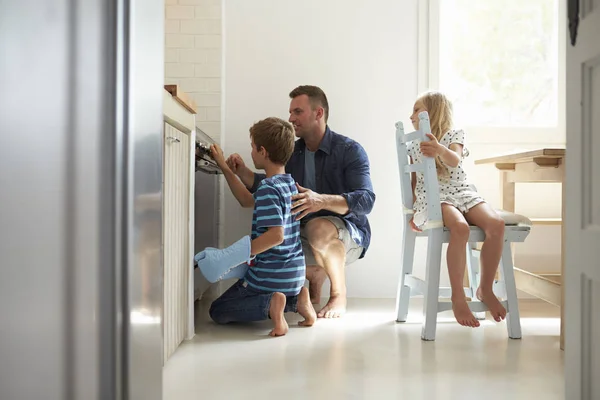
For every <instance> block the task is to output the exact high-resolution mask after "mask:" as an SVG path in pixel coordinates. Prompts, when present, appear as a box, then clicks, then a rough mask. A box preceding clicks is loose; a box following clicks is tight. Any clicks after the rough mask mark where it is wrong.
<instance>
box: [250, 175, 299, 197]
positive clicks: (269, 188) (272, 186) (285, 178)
mask: <svg viewBox="0 0 600 400" xmlns="http://www.w3.org/2000/svg"><path fill="white" fill-rule="evenodd" d="M273 191H276V192H278V193H288V192H290V191H292V192H293V191H296V181H294V178H292V176H291V175H290V174H285V175H275V176H271V177H269V178H265V179H263V180H262V181H261V182H260V184H259V185H258V189H257V190H256V192H273Z"/></svg>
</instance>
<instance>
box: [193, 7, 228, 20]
mask: <svg viewBox="0 0 600 400" xmlns="http://www.w3.org/2000/svg"><path fill="white" fill-rule="evenodd" d="M221 10H222V7H221V5H219V4H216V5H210V4H208V5H202V6H198V7H196V19H221V14H222V11H221Z"/></svg>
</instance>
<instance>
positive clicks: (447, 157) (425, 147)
mask: <svg viewBox="0 0 600 400" xmlns="http://www.w3.org/2000/svg"><path fill="white" fill-rule="evenodd" d="M427 137H428V138H429V139H430V141H429V142H421V152H422V153H423V155H424V156H426V157H439V158H440V160H442V162H443V163H444V164H446V165H447V166H449V167H452V168H454V167H457V166H458V164H459V163H460V160H461V158H462V154H463V145H462V144H458V143H452V144H451V145H450V147H446V146H444V145H443V144H440V143H439V142H438V140H437V138H436V137H435V136H433V135H432V134H431V133H428V134H427Z"/></svg>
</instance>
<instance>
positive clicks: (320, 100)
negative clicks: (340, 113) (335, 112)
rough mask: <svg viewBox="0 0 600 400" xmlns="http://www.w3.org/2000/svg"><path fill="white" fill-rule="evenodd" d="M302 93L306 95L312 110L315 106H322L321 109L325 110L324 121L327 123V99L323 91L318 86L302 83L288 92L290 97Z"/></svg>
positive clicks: (292, 97)
mask: <svg viewBox="0 0 600 400" xmlns="http://www.w3.org/2000/svg"><path fill="white" fill-rule="evenodd" d="M303 94H305V95H307V96H308V99H309V100H310V104H311V105H312V108H313V110H314V109H315V108H317V107H323V110H324V111H325V116H324V117H325V123H327V120H328V119H329V102H328V101H327V96H325V92H323V90H322V89H321V88H320V87H318V86H311V85H302V86H298V87H297V88H296V89H294V90H292V91H291V92H290V99H295V98H296V97H298V96H302V95H303Z"/></svg>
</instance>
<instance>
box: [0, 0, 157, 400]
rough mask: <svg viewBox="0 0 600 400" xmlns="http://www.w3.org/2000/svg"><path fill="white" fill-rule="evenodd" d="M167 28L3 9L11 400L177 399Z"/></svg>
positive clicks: (80, 3) (5, 389) (138, 9)
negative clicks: (166, 330)
mask: <svg viewBox="0 0 600 400" xmlns="http://www.w3.org/2000/svg"><path fill="white" fill-rule="evenodd" d="M163 26H164V2H163V1H161V0H144V1H134V0H69V1H67V0H44V1H35V0H20V1H9V0H0V399H2V400H13V399H14V400H23V399H27V400H29V399H31V400H33V399H44V400H74V399H85V400H100V399H102V400H103V399H110V400H126V399H144V400H153V399H161V398H162V329H161V323H162V320H161V319H162V310H161V308H162V276H163V275H162V265H161V261H160V259H159V258H157V257H147V256H146V254H147V253H148V250H149V249H150V248H154V249H155V248H156V246H160V245H161V244H160V240H158V241H157V240H156V238H160V232H161V229H162V228H161V215H162V193H161V187H162V126H163V123H162V92H163V88H162V87H163V81H164V55H163V52H164V28H163ZM143 279H149V280H150V282H151V285H149V286H147V287H146V286H144V290H142V281H143Z"/></svg>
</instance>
